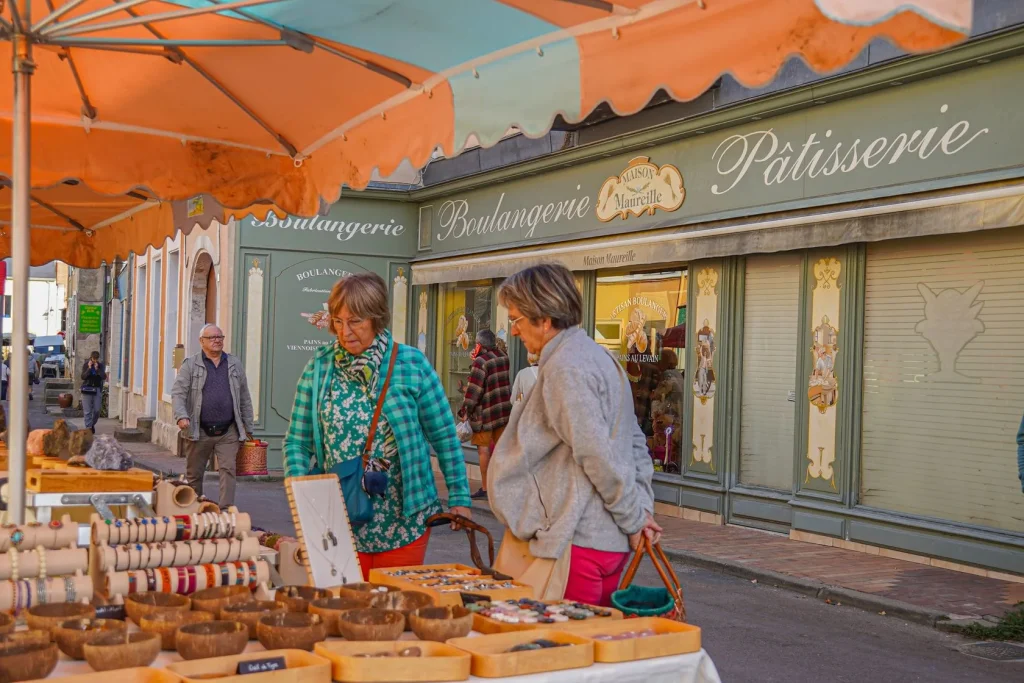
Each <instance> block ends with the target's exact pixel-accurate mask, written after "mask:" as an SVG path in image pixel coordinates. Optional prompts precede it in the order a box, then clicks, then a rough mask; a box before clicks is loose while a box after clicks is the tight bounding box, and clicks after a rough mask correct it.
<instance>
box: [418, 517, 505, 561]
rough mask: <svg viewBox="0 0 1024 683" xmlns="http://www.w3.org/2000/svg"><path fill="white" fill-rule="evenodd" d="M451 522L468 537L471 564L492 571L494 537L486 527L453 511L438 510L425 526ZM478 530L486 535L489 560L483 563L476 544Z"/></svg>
mask: <svg viewBox="0 0 1024 683" xmlns="http://www.w3.org/2000/svg"><path fill="white" fill-rule="evenodd" d="M449 522H450V523H452V524H454V525H455V528H456V529H462V530H464V531H465V532H466V536H468V537H469V555H470V557H471V558H472V560H473V564H474V565H476V568H477V569H479V570H480V571H482V572H485V573H493V572H494V569H493V567H494V537H493V536H491V532H490V531H488V529H487V527H485V526H483V525H482V524H477V523H476V522H474V521H473V520H471V519H470V518H468V517H463V516H462V515H457V514H455V513H454V512H439V513H437V514H436V515H431V516H430V517H428V518H427V522H426V525H427V527H435V526H441V525H442V524H446V523H449ZM477 531H479V532H480V533H482V534H483V535H484V536H486V537H487V557H488V559H489V560H490V562H489V563H488V564H487V565H485V564H484V561H483V558H482V557H480V550H479V549H478V548H477V546H476V532H477Z"/></svg>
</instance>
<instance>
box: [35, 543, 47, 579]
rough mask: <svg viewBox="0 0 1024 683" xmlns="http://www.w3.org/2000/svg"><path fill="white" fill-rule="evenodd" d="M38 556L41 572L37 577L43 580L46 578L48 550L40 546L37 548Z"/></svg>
mask: <svg viewBox="0 0 1024 683" xmlns="http://www.w3.org/2000/svg"><path fill="white" fill-rule="evenodd" d="M36 555H38V556H39V572H38V574H37V576H39V577H40V578H42V579H45V578H46V548H44V547H43V546H39V547H37V548H36Z"/></svg>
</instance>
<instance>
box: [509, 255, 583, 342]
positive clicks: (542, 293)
mask: <svg viewBox="0 0 1024 683" xmlns="http://www.w3.org/2000/svg"><path fill="white" fill-rule="evenodd" d="M498 300H499V301H500V302H501V303H502V305H504V306H505V307H506V308H507V307H509V306H513V305H514V306H515V307H516V308H518V309H519V312H520V313H522V314H523V315H524V316H526V317H527V318H529V319H530V321H531V322H537V321H538V320H540V319H542V318H551V325H552V326H553V327H554V328H555V329H557V330H565V329H568V328H570V327H575V326H576V325H579V324H580V323H581V322H582V321H583V297H582V296H580V290H578V289H577V288H576V279H575V278H574V277H573V275H572V271H570V270H569V269H568V268H566V267H565V266H563V265H560V264H553V263H544V264H541V265H539V266H532V267H530V268H527V269H525V270H521V271H519V272H518V273H516V274H515V275H513V276H512V277H510V278H508V279H507V280H505V281H504V282H503V283H501V287H500V288H499V289H498Z"/></svg>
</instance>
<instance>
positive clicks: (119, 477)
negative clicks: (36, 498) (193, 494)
mask: <svg viewBox="0 0 1024 683" xmlns="http://www.w3.org/2000/svg"><path fill="white" fill-rule="evenodd" d="M26 479H27V481H26V484H25V488H27V489H28V490H29V491H35V492H36V493H120V492H122V491H143V492H146V493H149V492H150V491H152V490H153V473H152V472H150V471H149V470H142V469H138V468H132V469H130V470H126V471H124V472H118V471H110V470H93V469H67V470H41V469H34V470H29V471H28V472H27V476H26Z"/></svg>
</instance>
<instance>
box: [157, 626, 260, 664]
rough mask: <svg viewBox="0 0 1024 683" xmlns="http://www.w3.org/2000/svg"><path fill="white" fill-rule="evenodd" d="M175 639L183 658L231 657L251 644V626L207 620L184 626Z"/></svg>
mask: <svg viewBox="0 0 1024 683" xmlns="http://www.w3.org/2000/svg"><path fill="white" fill-rule="evenodd" d="M174 639H175V644H176V645H177V648H178V654H179V655H181V656H182V658H183V659H207V658H208V657H229V656H231V655H237V654H241V652H242V650H244V649H245V646H246V645H248V644H249V628H248V627H247V626H246V625H245V624H242V623H239V622H237V621H205V622H202V623H199V624H188V625H186V626H182V627H181V628H179V629H178V633H177V635H176V636H175V637H174Z"/></svg>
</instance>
